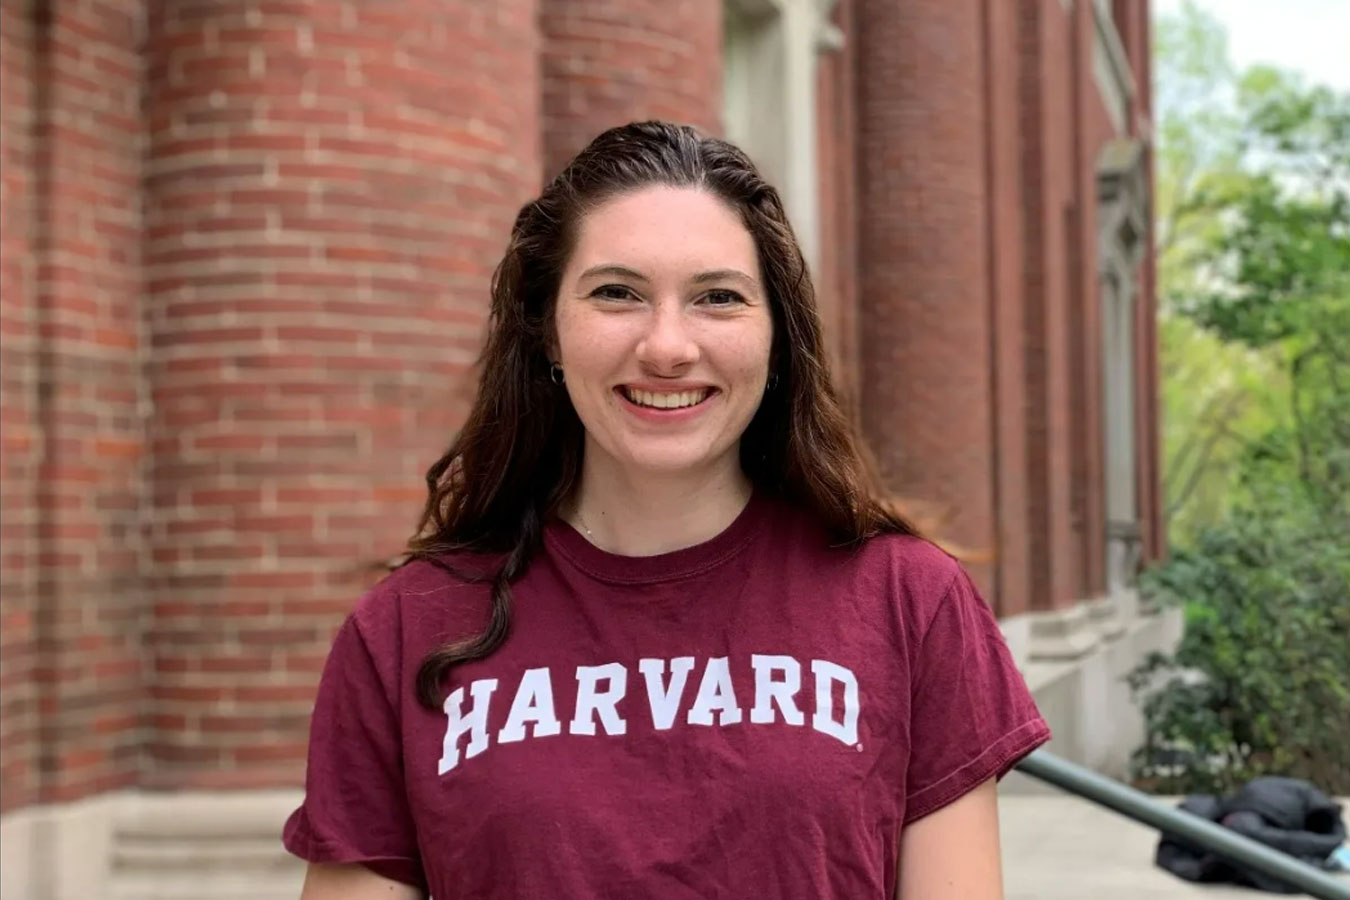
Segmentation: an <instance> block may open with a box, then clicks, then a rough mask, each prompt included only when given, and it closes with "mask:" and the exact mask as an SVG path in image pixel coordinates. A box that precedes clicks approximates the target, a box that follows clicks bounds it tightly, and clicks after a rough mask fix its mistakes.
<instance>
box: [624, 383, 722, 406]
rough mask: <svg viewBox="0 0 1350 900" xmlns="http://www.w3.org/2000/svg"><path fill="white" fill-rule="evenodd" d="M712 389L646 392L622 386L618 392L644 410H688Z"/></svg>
mask: <svg viewBox="0 0 1350 900" xmlns="http://www.w3.org/2000/svg"><path fill="white" fill-rule="evenodd" d="M713 390H714V389H713V388H710V387H702V388H690V389H688V390H683V391H648V390H643V389H641V388H635V387H629V386H627V385H624V386H622V387H620V388H619V392H620V393H622V394H623V396H624V398H625V399H627V400H628V401H629V402H630V403H633V404H635V405H637V406H641V407H643V408H645V409H688V408H689V407H691V406H697V405H699V404H700V403H702V402H703V401H704V400H707V399H708V398H709V397H710V396H712V394H713Z"/></svg>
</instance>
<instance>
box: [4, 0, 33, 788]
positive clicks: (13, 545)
mask: <svg viewBox="0 0 1350 900" xmlns="http://www.w3.org/2000/svg"><path fill="white" fill-rule="evenodd" d="M33 44H34V29H33V21H32V10H31V8H30V5H29V4H28V3H26V2H10V0H4V3H3V4H0V401H2V402H0V427H2V428H3V429H4V432H3V435H0V541H3V543H4V551H3V556H0V756H3V762H0V811H4V812H8V811H9V810H11V809H14V808H17V807H20V806H26V805H28V804H29V803H31V802H33V800H34V798H35V795H36V791H35V790H34V788H35V786H36V779H37V760H36V753H37V698H36V696H35V686H34V684H33V663H34V656H33V655H34V650H35V642H36V638H37V634H36V628H35V624H34V615H35V604H36V600H37V566H38V560H37V552H38V548H37V515H38V513H37V486H38V482H37V479H38V465H39V461H40V453H41V450H42V443H41V438H42V435H41V429H40V427H39V424H38V416H37V296H36V292H35V290H34V279H35V276H36V272H35V271H34V267H33V242H34V234H33V228H32V222H33V218H32V217H33V209H34V202H33V199H34V198H33V194H34V183H33V182H34V175H35V171H34V160H33V120H34V109H33V106H34V96H33V95H34V77H33V75H34V72H33V65H34V61H33Z"/></svg>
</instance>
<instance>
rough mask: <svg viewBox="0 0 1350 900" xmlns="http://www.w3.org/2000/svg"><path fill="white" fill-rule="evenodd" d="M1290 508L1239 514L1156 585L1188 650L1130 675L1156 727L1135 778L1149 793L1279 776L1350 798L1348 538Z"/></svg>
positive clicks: (1160, 574) (1158, 573) (1180, 557)
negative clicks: (1181, 611)
mask: <svg viewBox="0 0 1350 900" xmlns="http://www.w3.org/2000/svg"><path fill="white" fill-rule="evenodd" d="M1281 506H1282V512H1281V514H1280V515H1279V516H1278V517H1277V519H1276V520H1274V521H1272V516H1271V515H1270V509H1269V508H1266V509H1263V510H1262V511H1261V512H1259V513H1257V512H1253V511H1251V510H1243V511H1239V512H1238V513H1237V514H1236V515H1235V516H1234V517H1233V518H1232V519H1231V520H1230V521H1229V523H1227V525H1226V526H1225V527H1224V528H1222V529H1216V530H1213V531H1209V532H1206V533H1205V535H1204V536H1203V537H1202V538H1201V539H1200V540H1199V541H1198V542H1197V544H1196V546H1195V547H1194V548H1192V549H1190V550H1183V551H1180V552H1178V553H1177V554H1176V555H1175V556H1174V557H1173V558H1172V559H1171V560H1170V561H1169V562H1168V564H1167V565H1166V566H1164V567H1162V568H1161V569H1158V570H1155V571H1153V572H1151V573H1148V574H1147V575H1146V576H1145V581H1146V584H1145V585H1144V587H1145V589H1146V590H1148V591H1150V592H1151V593H1152V594H1153V595H1154V596H1156V597H1157V598H1158V599H1159V600H1160V601H1161V602H1163V603H1164V604H1173V605H1181V606H1184V608H1185V610H1186V631H1185V637H1184V638H1183V640H1182V643H1181V646H1180V647H1179V648H1178V650H1177V652H1176V654H1175V655H1174V656H1172V657H1164V656H1160V655H1154V656H1153V657H1152V658H1151V659H1149V660H1148V661H1146V662H1145V663H1144V665H1142V666H1140V667H1139V668H1138V669H1136V670H1135V672H1134V673H1132V675H1131V676H1130V683H1131V686H1132V688H1133V689H1134V690H1135V692H1136V695H1137V696H1140V697H1142V698H1143V700H1144V702H1143V710H1144V717H1145V720H1146V721H1147V723H1148V739H1147V742H1146V743H1145V744H1144V746H1143V747H1141V748H1140V749H1139V750H1138V751H1136V754H1135V774H1136V777H1137V779H1138V780H1139V781H1140V782H1141V783H1143V784H1144V785H1145V786H1147V787H1149V788H1151V789H1154V790H1157V791H1159V792H1165V793H1179V792H1191V791H1203V792H1217V793H1223V792H1226V791H1230V790H1232V789H1233V788H1235V787H1237V786H1238V785H1240V784H1242V783H1243V782H1245V781H1246V780H1248V779H1250V778H1252V777H1255V776H1257V775H1262V774H1271V773H1279V774H1285V775H1293V776H1296V777H1302V778H1307V779H1309V780H1311V781H1313V782H1314V783H1316V784H1318V785H1319V786H1321V787H1322V788H1323V789H1325V790H1328V791H1331V792H1333V793H1342V794H1344V793H1350V640H1347V639H1346V635H1347V634H1350V603H1348V602H1347V598H1350V542H1347V541H1345V540H1344V535H1332V534H1329V533H1328V532H1327V531H1326V530H1325V529H1324V528H1322V527H1321V523H1320V518H1319V517H1318V516H1316V515H1313V514H1310V512H1309V511H1308V510H1307V509H1306V508H1301V506H1300V504H1298V503H1297V502H1293V503H1284V504H1281ZM1300 509H1301V511H1300Z"/></svg>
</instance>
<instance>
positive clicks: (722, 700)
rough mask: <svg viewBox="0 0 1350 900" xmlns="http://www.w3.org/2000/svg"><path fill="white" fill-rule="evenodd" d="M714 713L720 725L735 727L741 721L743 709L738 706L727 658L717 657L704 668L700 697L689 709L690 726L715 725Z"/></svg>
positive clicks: (699, 690)
mask: <svg viewBox="0 0 1350 900" xmlns="http://www.w3.org/2000/svg"><path fill="white" fill-rule="evenodd" d="M714 711H715V712H717V724H718V725H735V724H736V723H737V722H739V721H740V720H741V708H740V707H739V706H737V705H736V691H735V689H734V688H732V686H731V667H730V666H729V665H727V658H726V657H725V656H715V657H713V658H712V659H710V660H708V664H707V665H706V666H704V668H703V681H702V682H700V683H699V686H698V696H697V697H695V698H694V705H693V706H692V707H691V708H690V709H689V724H690V725H711V724H713V712H714Z"/></svg>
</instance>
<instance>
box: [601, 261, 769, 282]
mask: <svg viewBox="0 0 1350 900" xmlns="http://www.w3.org/2000/svg"><path fill="white" fill-rule="evenodd" d="M600 275H611V276H615V277H618V278H630V279H632V280H633V281H640V282H642V283H643V284H648V283H650V279H648V278H647V276H645V275H643V274H642V273H641V272H638V271H636V270H634V269H630V268H628V267H627V266H620V265H614V264H606V265H599V266H591V267H590V268H589V269H587V270H586V271H584V272H582V273H581V278H583V279H584V278H594V277H596V276H600ZM690 280H691V281H692V282H693V283H694V284H707V283H708V282H712V281H739V282H742V283H744V284H747V285H749V286H750V287H758V286H759V282H758V281H756V280H755V279H754V278H751V277H750V276H749V275H747V274H745V273H744V272H742V271H740V270H739V269H712V270H710V271H707V272H700V273H698V274H697V275H695V276H694V277H693V278H692V279H690Z"/></svg>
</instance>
